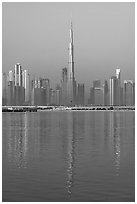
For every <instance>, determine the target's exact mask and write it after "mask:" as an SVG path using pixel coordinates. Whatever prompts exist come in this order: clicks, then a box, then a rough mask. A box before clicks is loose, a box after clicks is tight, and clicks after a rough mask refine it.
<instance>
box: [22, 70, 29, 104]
mask: <svg viewBox="0 0 137 204" xmlns="http://www.w3.org/2000/svg"><path fill="white" fill-rule="evenodd" d="M22 75H23V87H24V89H25V90H24V91H25V105H30V75H29V72H28V70H23V72H22Z"/></svg>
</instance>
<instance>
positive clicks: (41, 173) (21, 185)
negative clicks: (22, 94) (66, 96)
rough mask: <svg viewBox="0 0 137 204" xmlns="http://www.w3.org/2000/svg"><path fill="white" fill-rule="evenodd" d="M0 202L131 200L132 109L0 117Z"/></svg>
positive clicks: (132, 180)
mask: <svg viewBox="0 0 137 204" xmlns="http://www.w3.org/2000/svg"><path fill="white" fill-rule="evenodd" d="M2 116H3V140H2V141H3V172H2V174H3V181H2V182H3V187H2V190H3V201H11V202H15V201H20V202H21V201H26V202H27V201H32V202H35V201H123V202H124V201H134V200H135V194H134V193H135V191H134V188H135V183H134V179H135V168H134V165H135V155H134V153H135V113H134V112H132V111H127V112H124V111H123V112H122V111H114V112H113V111H112V112H111V111H110V112H107V111H104V112H103V111H102V112H101V111H98V112H96V111H89V112H84V111H83V112H79V111H78V112H67V111H66V112H52V111H45V112H37V113H29V112H28V113H2Z"/></svg>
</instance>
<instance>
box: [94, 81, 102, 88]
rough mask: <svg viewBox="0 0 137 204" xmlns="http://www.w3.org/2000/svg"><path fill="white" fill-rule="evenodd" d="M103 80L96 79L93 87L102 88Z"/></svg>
mask: <svg viewBox="0 0 137 204" xmlns="http://www.w3.org/2000/svg"><path fill="white" fill-rule="evenodd" d="M100 86H101V82H100V80H94V81H93V88H100Z"/></svg>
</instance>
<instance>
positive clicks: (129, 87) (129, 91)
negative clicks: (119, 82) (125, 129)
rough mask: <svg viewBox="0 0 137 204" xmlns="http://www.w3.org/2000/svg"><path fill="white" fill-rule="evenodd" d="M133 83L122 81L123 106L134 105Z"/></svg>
mask: <svg viewBox="0 0 137 204" xmlns="http://www.w3.org/2000/svg"><path fill="white" fill-rule="evenodd" d="M134 94H135V93H134V83H133V81H132V80H124V98H125V100H124V105H126V106H133V105H134Z"/></svg>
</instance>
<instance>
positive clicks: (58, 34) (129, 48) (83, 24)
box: [2, 2, 135, 87]
mask: <svg viewBox="0 0 137 204" xmlns="http://www.w3.org/2000/svg"><path fill="white" fill-rule="evenodd" d="M2 5H3V6H2V53H3V55H2V60H3V61H2V68H3V72H4V71H5V72H8V70H10V69H14V65H15V64H16V63H17V62H20V63H21V65H22V67H23V69H28V70H29V71H30V74H31V76H32V77H33V76H43V77H47V78H50V80H51V84H52V86H53V87H54V86H55V83H58V82H60V79H61V71H62V68H63V67H68V46H69V28H70V16H71V13H72V20H73V29H74V62H75V78H76V80H77V82H79V83H82V82H83V83H85V84H86V86H88V87H89V86H91V85H92V81H93V80H95V79H101V80H102V82H103V80H104V79H107V80H108V79H109V78H110V77H111V76H112V75H115V69H116V68H117V67H119V68H120V69H121V71H122V73H121V76H122V80H124V79H133V80H134V75H135V19H134V18H135V17H134V16H135V10H134V9H135V8H134V3H131V2H130V3H92V2H89V3H67V2H64V3H46V2H45V3H3V4H2Z"/></svg>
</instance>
